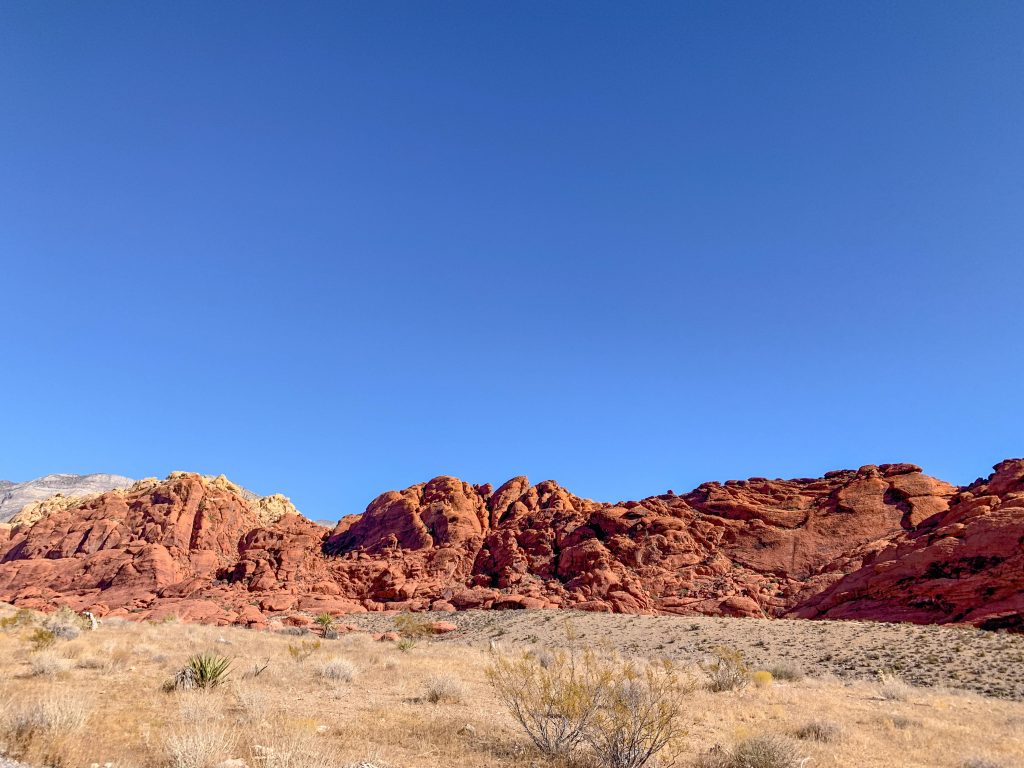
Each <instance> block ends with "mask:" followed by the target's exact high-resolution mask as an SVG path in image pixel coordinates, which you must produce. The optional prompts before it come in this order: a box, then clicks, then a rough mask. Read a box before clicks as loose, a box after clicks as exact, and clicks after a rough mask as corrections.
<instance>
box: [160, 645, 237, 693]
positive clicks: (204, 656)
mask: <svg viewBox="0 0 1024 768" xmlns="http://www.w3.org/2000/svg"><path fill="white" fill-rule="evenodd" d="M230 669H231V659H228V658H226V657H224V656H220V655H218V654H216V653H197V654H195V655H193V656H189V658H188V661H187V662H185V666H184V667H182V668H181V669H179V670H178V671H177V672H176V673H175V674H174V677H173V678H172V679H171V680H169V681H168V682H166V683H165V684H164V689H165V690H167V691H173V690H185V691H187V690H192V689H194V688H204V689H205V688H216V687H217V686H218V685H221V684H222V683H224V682H225V681H226V680H227V678H228V672H229V671H230Z"/></svg>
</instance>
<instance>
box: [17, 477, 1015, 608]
mask: <svg viewBox="0 0 1024 768" xmlns="http://www.w3.org/2000/svg"><path fill="white" fill-rule="evenodd" d="M1021 465H1022V462H1004V463H1003V464H1001V465H1000V466H999V468H997V472H996V474H995V475H993V476H992V478H990V479H989V480H988V481H987V482H985V483H982V482H980V481H979V483H976V484H975V485H972V486H970V487H969V488H968V489H965V490H962V491H960V492H959V493H958V489H956V488H955V487H953V486H951V485H949V484H948V483H944V482H942V481H940V480H935V479H934V478H930V477H928V476H926V475H923V474H922V473H921V471H920V469H919V468H918V467H916V466H914V465H911V464H889V465H882V466H880V467H874V466H868V467H863V468H861V469H860V470H857V471H851V470H844V471H840V472H830V473H828V474H827V475H826V476H825V477H823V478H815V479H801V480H766V479H763V478H752V479H750V480H744V481H730V482H727V483H725V484H724V485H723V484H719V483H706V484H704V485H701V486H700V487H698V488H697V489H696V490H694V491H692V492H691V493H688V494H686V495H684V496H677V495H675V494H673V493H671V492H670V493H667V494H664V495H661V496H653V497H650V498H647V499H643V500H641V501H628V502H621V503H618V504H605V503H598V502H594V501H590V500H587V499H582V498H579V497H577V496H574V495H573V494H571V493H569V492H568V491H566V490H565V489H564V488H561V487H560V486H559V485H557V484H556V483H554V482H550V481H547V482H543V483H539V484H537V485H531V484H530V483H529V481H528V480H527V479H526V478H523V477H517V478H513V479H512V480H510V481H508V482H507V483H505V484H504V485H502V486H501V487H500V488H498V489H497V490H493V489H492V488H491V486H489V485H484V486H474V485H470V484H467V483H464V482H462V481H460V480H457V479H455V478H450V477H438V478H435V479H434V480H431V481H430V482H429V483H425V484H421V485H416V486H413V487H411V488H407V489H405V490H403V491H389V492H387V493H384V494H382V495H381V496H379V497H378V498H377V499H375V500H374V501H373V502H372V503H371V504H370V506H369V507H367V510H366V512H364V513H363V514H362V515H358V516H351V517H346V518H343V519H342V520H341V521H340V522H339V523H338V525H337V526H336V527H335V528H334V530H333V531H329V530H328V529H326V528H323V527H321V526H318V525H316V524H314V523H311V522H310V521H308V520H306V519H305V518H303V517H301V516H300V515H298V514H297V513H294V511H293V509H292V508H291V507H290V505H288V504H287V501H286V500H282V499H281V498H275V499H272V500H269V501H268V500H250V499H248V498H246V497H245V496H243V495H242V493H241V492H240V489H238V488H237V486H233V485H232V484H230V483H229V482H227V481H226V480H224V479H223V478H218V479H216V480H213V479H210V478H203V477H200V476H199V475H191V474H184V473H176V474H175V475H172V476H171V477H170V478H168V479H167V480H165V481H163V482H156V481H143V482H141V483H138V484H136V486H133V487H132V488H131V489H128V490H126V491H112V492H110V493H107V494H103V495H102V496H99V497H96V498H92V499H88V500H85V501H83V502H82V503H80V504H77V505H72V506H70V507H69V508H67V509H61V508H58V509H56V510H55V511H53V512H51V513H50V514H49V515H48V516H46V517H44V518H43V519H42V520H39V521H38V522H34V523H28V522H26V523H22V524H20V525H15V526H13V527H10V528H3V527H0V599H5V600H9V601H13V602H16V603H18V604H19V605H27V606H30V607H48V606H53V605H58V604H68V605H71V606H72V607H75V608H79V609H85V608H90V609H93V610H95V611H97V612H99V613H106V612H109V613H116V614H120V615H126V616H132V617H137V618H160V617H163V616H166V615H170V614H176V615H179V616H181V617H182V618H185V619H195V620H201V621H212V622H221V623H223V622H236V623H240V624H246V625H249V626H257V627H258V626H264V625H265V624H266V623H267V621H268V618H271V617H275V616H289V617H292V618H290V619H289V620H290V621H296V620H300V619H299V618H298V614H300V613H302V612H306V613H312V612H321V611H329V612H332V613H345V612H351V611H364V610H386V609H399V610H425V609H434V610H440V611H452V610H457V609H464V608H490V609H504V610H508V609H521V608H553V607H567V608H568V607H571V608H576V609H582V610H594V611H618V612H664V613H682V614H686V613H708V614H724V615H731V616H778V615H783V614H787V613H788V614H790V615H796V616H809V617H810V616H815V617H817V616H823V617H829V618H831V617H846V616H857V617H860V618H879V619H903V618H907V619H909V620H913V621H961V620H962V621H970V622H972V623H975V624H981V625H986V622H991V621H996V622H997V623H1000V622H1001V623H1002V624H1005V625H1007V626H1011V625H1013V622H1014V621H1017V620H1019V617H1020V613H1021V605H1020V603H1019V594H1020V593H1021V591H1022V586H1024V577H1022V575H1021V574H1022V569H1021V559H1020V558H1021V553H1020V541H1019V539H1020V536H1021V533H1022V532H1024V530H1022V528H1024V500H1022V498H1024V493H1022V490H1024V489H1022V488H1021V484H1020V483H1021V480H1020V477H1019V475H1020V474H1021V472H1020V469H1021ZM1014 473H1016V475H1015V474H1014ZM950 499H953V500H954V503H953V506H952V507H951V506H950ZM978 510H981V511H978ZM982 517H983V518H985V522H984V523H981V522H979V521H978V518H982ZM957 526H960V527H957ZM957 532H964V533H962V535H959V537H958V534H957ZM1010 539H1012V542H1011V541H1010ZM950 540H954V541H958V542H960V543H959V544H957V546H958V547H960V546H966V543H967V542H968V541H969V542H970V546H968V547H966V548H964V549H962V550H960V549H955V548H954V547H953V545H952V544H951V543H950ZM996 541H998V542H999V545H998V547H997V546H996V544H995V543H994V542H996ZM1015 548H1016V549H1015ZM983 556H984V557H987V558H989V559H985V560H981V559H978V558H981V557H983ZM889 562H892V563H896V564H898V566H886V563H889ZM936 563H938V564H939V565H936ZM895 567H898V569H899V573H900V576H899V578H898V579H895V580H894V579H890V578H888V576H887V574H888V571H887V570H886V569H887V568H895ZM915 568H917V569H918V570H919V571H920V572H918V571H915V570H914V569H915ZM929 569H931V570H929ZM947 571H948V573H947ZM939 573H943V574H946V575H945V576H943V577H942V578H941V579H936V578H934V577H935V575H936V574H939ZM908 579H909V581H908ZM936 581H944V582H946V583H945V584H944V585H942V587H941V589H939V590H938V591H936V590H935V589H933V587H934V586H935V583H934V582H936ZM961 582H963V583H961ZM907 585H910V586H907ZM921 600H927V601H930V602H927V606H925V604H924V603H920V601H921ZM914 601H917V602H914ZM1015 601H1017V602H1015ZM919 603H920V604H919ZM928 606H930V607H928ZM986 606H988V607H986ZM1013 616H1016V617H1017V619H1014V618H1013Z"/></svg>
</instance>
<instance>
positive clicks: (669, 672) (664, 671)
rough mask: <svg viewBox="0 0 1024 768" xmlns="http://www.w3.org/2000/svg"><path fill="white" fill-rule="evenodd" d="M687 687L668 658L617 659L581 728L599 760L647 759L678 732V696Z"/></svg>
mask: <svg viewBox="0 0 1024 768" xmlns="http://www.w3.org/2000/svg"><path fill="white" fill-rule="evenodd" d="M598 679H603V678H598ZM691 689H692V687H691V686H689V685H687V684H685V683H684V682H683V681H681V679H680V677H679V675H678V673H677V672H676V670H675V668H674V667H673V666H672V664H671V663H669V662H662V663H658V664H635V663H632V662H626V663H622V664H619V665H618V669H617V670H616V673H615V675H614V677H613V678H612V682H611V685H610V686H609V688H608V690H607V691H606V692H605V693H604V694H603V695H602V697H601V698H602V703H601V706H600V708H599V709H598V711H597V713H596V714H595V715H594V717H593V719H592V720H591V722H590V723H589V724H588V725H587V727H586V728H585V730H584V734H585V739H586V741H587V743H588V744H589V745H590V747H591V748H592V749H593V750H594V754H595V755H596V757H597V759H598V762H599V763H600V764H601V765H602V766H605V768H642V766H645V765H647V764H648V763H649V762H650V761H651V760H652V758H654V757H655V756H656V755H658V754H659V753H660V752H661V751H662V750H663V749H665V748H666V747H667V746H669V745H670V744H671V743H672V742H673V741H675V740H676V739H677V738H679V737H680V736H681V735H682V734H683V729H682V726H681V723H680V701H679V700H680V698H681V697H682V695H683V694H684V693H687V692H689V691H690V690H691Z"/></svg>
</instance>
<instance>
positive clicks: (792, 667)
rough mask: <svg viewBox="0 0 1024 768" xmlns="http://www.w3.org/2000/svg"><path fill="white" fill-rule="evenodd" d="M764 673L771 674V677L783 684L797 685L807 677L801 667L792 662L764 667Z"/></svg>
mask: <svg viewBox="0 0 1024 768" xmlns="http://www.w3.org/2000/svg"><path fill="white" fill-rule="evenodd" d="M765 669H766V671H768V672H771V673H772V677H773V678H775V679H776V680H779V681H780V682H784V683H798V682H800V681H801V680H803V679H804V678H805V677H807V675H806V674H805V673H804V670H803V667H801V666H800V665H799V664H796V663H795V662H792V661H777V662H775V663H774V664H769V665H768V666H767V667H765Z"/></svg>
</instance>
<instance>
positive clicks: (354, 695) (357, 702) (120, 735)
mask: <svg viewBox="0 0 1024 768" xmlns="http://www.w3.org/2000/svg"><path fill="white" fill-rule="evenodd" d="M9 613H10V611H9V610H8V611H6V614H9ZM456 619H458V617H456ZM523 620H525V619H524V617H517V618H516V621H523ZM541 620H543V621H545V623H547V620H546V619H538V621H541ZM736 626H737V627H741V626H742V625H736ZM29 631H30V630H29V628H28V627H15V628H10V629H7V630H5V631H3V632H0V750H3V751H4V752H5V753H6V754H8V755H10V756H12V757H16V758H18V759H21V760H23V761H24V762H27V763H29V764H32V765H44V764H48V765H56V766H61V767H65V766H66V767H68V768H71V767H74V766H90V765H91V764H93V763H98V764H99V765H100V766H103V765H105V764H106V763H113V764H114V765H115V766H116V767H117V768H150V767H152V768H156V767H159V768H213V767H214V766H216V765H218V764H219V763H220V762H221V761H223V760H226V759H239V760H242V761H244V762H245V764H247V765H248V766H250V768H340V766H345V765H347V764H352V763H359V762H361V761H366V762H369V763H373V764H375V765H377V766H380V767H381V768H384V767H385V766H394V767H395V768H440V767H441V766H445V767H446V768H447V767H448V766H466V767H467V768H499V767H501V768H506V767H507V768H512V767H513V766H516V767H521V768H526V767H527V766H549V765H550V766H552V768H553V765H554V764H553V763H549V762H546V761H545V760H544V759H543V758H541V757H540V756H538V755H536V754H535V753H533V752H532V751H531V750H530V749H529V747H528V745H527V742H526V740H525V738H524V737H523V736H522V734H520V733H519V732H518V731H517V730H516V728H515V725H514V723H513V722H512V720H511V718H510V717H509V716H508V714H507V713H506V712H505V711H504V710H503V709H502V708H501V706H500V704H499V703H498V701H497V699H496V697H495V695H494V693H493V692H492V691H491V689H490V688H489V686H488V684H487V681H486V679H485V675H484V670H485V668H486V666H487V663H488V658H489V653H490V651H489V650H488V649H487V648H486V647H484V646H485V644H483V643H477V644H476V645H469V644H462V643H459V642H455V641H452V640H444V641H430V640H423V641H421V642H419V643H418V644H417V645H416V646H415V647H413V648H412V649H410V650H407V651H405V652H403V651H399V650H398V649H397V648H396V645H395V644H394V643H391V642H375V641H374V640H373V639H372V638H371V637H370V636H369V635H367V634H364V633H351V634H345V635H342V636H341V638H340V639H338V640H330V641H324V642H323V644H322V646H321V648H320V649H318V650H316V651H314V652H313V653H312V654H311V655H310V656H309V658H308V659H306V660H305V661H303V662H297V661H295V660H293V658H292V655H291V654H290V653H289V651H288V646H289V644H291V645H295V644H296V643H297V642H299V641H300V639H301V638H296V637H293V636H288V635H284V634H277V633H269V632H252V631H248V630H243V629H236V628H217V627H207V626H198V625H185V624H180V623H164V624H134V623H111V622H107V623H104V624H103V625H101V627H100V628H99V629H98V630H96V631H94V632H88V631H86V632H83V633H82V634H81V635H80V636H79V637H77V638H75V639H72V640H62V641H59V642H57V643H56V644H55V645H54V646H52V647H51V648H49V649H47V650H45V651H41V652H33V651H31V650H30V648H31V646H30V644H29V643H28V642H27V641H26V637H27V635H28V634H29ZM207 651H213V652H216V653H220V654H223V655H225V656H228V657H230V658H232V659H233V666H232V670H231V675H230V679H229V681H228V682H227V683H226V684H225V685H223V686H221V687H218V688H215V689H212V690H209V691H176V692H172V693H165V692H162V691H161V686H162V684H163V683H164V682H165V681H166V680H167V679H168V678H170V677H171V676H172V675H173V674H174V672H175V671H176V670H177V669H178V668H180V667H181V666H182V665H183V664H184V663H185V661H186V659H187V658H188V656H189V655H190V654H192V653H199V652H207ZM40 653H44V654H50V655H51V656H48V657H47V659H46V663H40V661H39V659H38V656H39V654H40ZM51 657H52V659H59V660H60V662H59V663H56V664H53V663H50V661H51ZM264 665H266V666H265V669H264V671H262V672H261V673H259V674H258V675H257V674H255V671H256V670H257V669H259V668H260V667H263V666H264ZM332 666H333V668H336V669H341V671H342V672H343V674H340V675H339V676H335V674H334V673H331V672H329V673H325V672H324V670H325V669H330V668H332ZM39 668H43V669H44V671H43V672H42V673H39V672H38V671H37V670H38V669H39ZM350 671H351V672H352V674H351V681H348V678H349V677H350V675H349V672H350ZM807 671H808V672H809V673H810V674H811V676H809V677H807V678H806V679H804V680H801V681H798V682H779V681H776V682H775V683H773V684H770V685H765V686H764V687H757V686H754V685H749V686H747V687H745V688H743V689H742V690H738V691H729V692H724V693H710V692H707V691H703V690H701V691H697V692H694V693H689V694H686V695H685V696H683V697H681V699H680V701H679V708H680V713H681V716H682V719H683V724H684V726H685V727H686V729H687V735H686V737H685V738H684V739H683V740H682V741H681V742H680V744H679V745H678V753H679V755H678V757H679V764H680V765H684V766H685V765H688V764H691V763H692V762H693V760H694V759H695V758H696V757H697V755H698V754H700V753H701V752H702V751H704V750H706V749H708V748H710V747H711V746H713V745H715V744H721V745H724V746H728V745H730V744H732V743H734V742H735V741H736V740H738V739H741V738H744V737H747V736H751V735H756V734H780V735H783V736H786V737H790V738H794V739H795V738H796V734H797V732H798V731H800V730H801V729H804V728H805V727H806V726H807V725H808V724H809V723H811V722H814V721H817V722H828V723H834V724H836V725H838V726H839V736H838V738H836V739H834V740H832V741H816V740H814V739H804V740H799V739H797V740H796V741H797V743H798V745H799V750H800V752H801V754H803V755H804V756H806V757H809V758H810V759H811V760H810V762H809V763H808V765H809V766H848V767H849V768H863V767H864V766H878V767H879V768H887V767H888V766H893V767H895V766H900V767H901V768H906V767H907V766H921V767H922V768H924V767H925V766H927V767H928V768H944V767H945V768H959V767H960V766H962V765H963V764H964V763H965V761H967V760H970V759H983V758H984V759H988V760H992V761H994V762H995V763H997V764H999V765H1002V766H1007V767H1008V768H1009V767H1012V766H1018V765H1024V704H1022V703H1020V702H1015V701H1007V700H1000V699H995V698H987V697H983V696H980V695H977V694H974V693H963V692H954V691H947V690H940V689H925V688H918V687H912V686H911V687H909V688H908V689H907V695H906V696H905V697H904V698H899V697H897V698H886V697H885V696H883V695H882V694H883V692H882V691H880V689H879V684H878V683H877V682H874V681H867V680H865V681H842V680H839V679H837V678H835V677H833V676H831V675H826V676H824V677H815V676H814V674H815V672H816V670H814V669H808V670H807ZM440 680H444V681H445V685H446V686H447V685H449V684H456V686H457V689H458V695H457V696H454V695H453V696H435V695H433V694H432V691H434V692H436V690H437V688H438V686H439V681H440ZM434 698H436V699H437V701H436V703H432V702H431V699H434ZM467 726H469V727H467ZM812 730H813V729H812Z"/></svg>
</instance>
